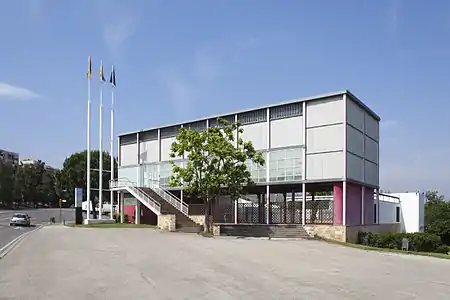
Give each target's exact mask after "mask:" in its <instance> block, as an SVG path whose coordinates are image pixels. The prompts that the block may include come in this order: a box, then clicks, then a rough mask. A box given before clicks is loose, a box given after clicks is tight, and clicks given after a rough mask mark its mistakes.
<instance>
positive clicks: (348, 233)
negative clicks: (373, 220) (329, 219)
mask: <svg viewBox="0 0 450 300" xmlns="http://www.w3.org/2000/svg"><path fill="white" fill-rule="evenodd" d="M304 228H305V230H306V232H308V234H309V235H311V236H313V237H314V236H318V237H321V238H324V239H328V240H334V241H338V242H348V243H357V242H358V233H359V232H373V233H381V232H401V226H400V223H393V224H372V225H352V226H342V225H305V226H304Z"/></svg>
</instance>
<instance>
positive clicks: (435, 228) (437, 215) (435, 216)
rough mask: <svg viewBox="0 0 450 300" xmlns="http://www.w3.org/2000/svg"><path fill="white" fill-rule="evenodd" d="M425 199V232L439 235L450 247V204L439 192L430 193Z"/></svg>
mask: <svg viewBox="0 0 450 300" xmlns="http://www.w3.org/2000/svg"><path fill="white" fill-rule="evenodd" d="M425 197H426V198H427V203H426V204H425V231H426V232H428V233H433V234H436V235H439V236H440V237H441V240H442V242H443V243H444V244H446V245H450V203H449V202H447V201H444V196H443V195H440V194H439V193H438V192H437V191H428V192H426V194H425Z"/></svg>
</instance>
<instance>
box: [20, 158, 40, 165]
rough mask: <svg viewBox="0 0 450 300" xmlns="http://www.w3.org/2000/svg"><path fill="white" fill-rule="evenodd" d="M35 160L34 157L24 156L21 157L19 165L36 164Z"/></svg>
mask: <svg viewBox="0 0 450 300" xmlns="http://www.w3.org/2000/svg"><path fill="white" fill-rule="evenodd" d="M37 162H38V161H37V160H35V159H31V158H25V159H22V160H21V161H20V164H21V165H34V164H36V163H37Z"/></svg>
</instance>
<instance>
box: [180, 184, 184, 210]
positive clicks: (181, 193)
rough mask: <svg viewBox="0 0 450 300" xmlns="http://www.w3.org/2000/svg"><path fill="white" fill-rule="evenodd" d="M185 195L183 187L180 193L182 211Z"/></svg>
mask: <svg viewBox="0 0 450 300" xmlns="http://www.w3.org/2000/svg"><path fill="white" fill-rule="evenodd" d="M183 194H184V193H183V187H181V191H180V202H181V203H180V205H181V207H180V211H183V196H184V195H183Z"/></svg>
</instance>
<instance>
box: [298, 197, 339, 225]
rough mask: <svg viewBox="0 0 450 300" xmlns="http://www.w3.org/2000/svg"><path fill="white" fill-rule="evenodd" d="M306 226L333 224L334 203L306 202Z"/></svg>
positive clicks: (323, 201) (326, 201) (324, 201)
mask: <svg viewBox="0 0 450 300" xmlns="http://www.w3.org/2000/svg"><path fill="white" fill-rule="evenodd" d="M305 221H306V224H333V201H328V200H319V201H306V220H305Z"/></svg>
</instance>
